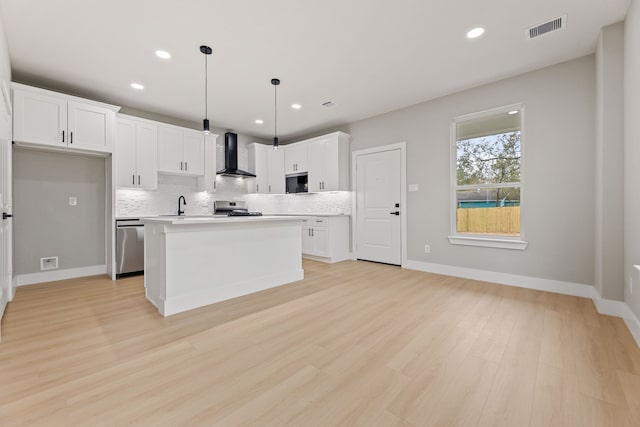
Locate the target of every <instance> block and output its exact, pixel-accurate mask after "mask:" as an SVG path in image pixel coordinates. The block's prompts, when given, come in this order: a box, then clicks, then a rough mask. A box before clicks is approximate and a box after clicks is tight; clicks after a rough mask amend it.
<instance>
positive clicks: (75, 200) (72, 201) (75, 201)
mask: <svg viewBox="0 0 640 427" xmlns="http://www.w3.org/2000/svg"><path fill="white" fill-rule="evenodd" d="M77 204H78V198H77V197H75V196H71V197H69V206H76V205H77Z"/></svg>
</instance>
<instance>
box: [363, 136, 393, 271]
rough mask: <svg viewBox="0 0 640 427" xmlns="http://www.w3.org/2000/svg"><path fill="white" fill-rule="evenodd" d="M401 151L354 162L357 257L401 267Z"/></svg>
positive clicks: (391, 151)
mask: <svg viewBox="0 0 640 427" xmlns="http://www.w3.org/2000/svg"><path fill="white" fill-rule="evenodd" d="M400 173H401V157H400V149H393V150H388V151H381V152H374V153H370V154H363V155H359V156H357V158H356V193H357V196H356V197H357V198H356V217H357V219H356V220H357V227H358V232H357V256H358V259H362V260H367V261H377V262H384V263H388V264H396V265H400V264H402V246H401V241H402V239H401V235H402V228H401V227H402V221H401V217H400V209H403V208H404V206H401V205H400V201H401V190H402V187H401V178H400Z"/></svg>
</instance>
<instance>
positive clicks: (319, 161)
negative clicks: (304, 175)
mask: <svg viewBox="0 0 640 427" xmlns="http://www.w3.org/2000/svg"><path fill="white" fill-rule="evenodd" d="M308 145H309V192H310V193H317V192H319V191H322V181H323V180H324V168H325V159H324V145H325V144H324V141H313V142H310V143H309V144H308Z"/></svg>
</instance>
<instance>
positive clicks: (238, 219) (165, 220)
mask: <svg viewBox="0 0 640 427" xmlns="http://www.w3.org/2000/svg"><path fill="white" fill-rule="evenodd" d="M141 219H142V222H143V223H144V224H173V225H187V224H224V223H232V224H237V223H243V222H247V223H251V222H277V221H295V220H302V219H303V218H302V217H299V216H275V215H262V216H222V217H217V216H213V215H207V216H205V215H202V216H198V215H194V216H189V215H186V216H181V217H178V216H177V215H176V216H158V217H154V218H141Z"/></svg>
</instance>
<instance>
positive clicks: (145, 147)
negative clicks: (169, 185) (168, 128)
mask: <svg viewBox="0 0 640 427" xmlns="http://www.w3.org/2000/svg"><path fill="white" fill-rule="evenodd" d="M136 165H137V176H136V184H138V186H139V187H141V188H144V189H145V190H155V189H156V188H158V127H157V126H154V125H152V124H148V123H138V125H137V127H136Z"/></svg>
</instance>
